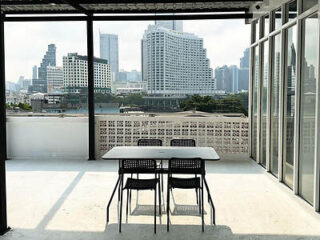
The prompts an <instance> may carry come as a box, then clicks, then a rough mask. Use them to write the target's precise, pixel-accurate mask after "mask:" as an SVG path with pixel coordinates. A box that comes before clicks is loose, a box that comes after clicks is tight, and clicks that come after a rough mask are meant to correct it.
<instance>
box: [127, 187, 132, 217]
mask: <svg viewBox="0 0 320 240" xmlns="http://www.w3.org/2000/svg"><path fill="white" fill-rule="evenodd" d="M130 191H131V189H130ZM128 209H129V189H127V206H126V222H128Z"/></svg>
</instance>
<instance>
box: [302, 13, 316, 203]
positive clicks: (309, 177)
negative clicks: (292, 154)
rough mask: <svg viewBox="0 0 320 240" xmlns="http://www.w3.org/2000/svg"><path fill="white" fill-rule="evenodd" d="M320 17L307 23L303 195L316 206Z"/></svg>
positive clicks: (313, 17) (304, 36)
mask: <svg viewBox="0 0 320 240" xmlns="http://www.w3.org/2000/svg"><path fill="white" fill-rule="evenodd" d="M318 21H319V20H318V14H314V15H312V16H310V17H308V18H306V19H305V20H303V25H302V26H303V34H302V38H303V39H302V46H303V47H302V51H303V52H302V65H301V106H300V107H301V108H300V157H299V194H300V195H301V196H302V197H303V198H304V199H306V200H307V201H308V202H310V203H313V193H314V152H315V120H316V87H317V81H318V69H319V65H318V64H319V61H318V53H319V50H318V49H319V35H318V34H319V26H318Z"/></svg>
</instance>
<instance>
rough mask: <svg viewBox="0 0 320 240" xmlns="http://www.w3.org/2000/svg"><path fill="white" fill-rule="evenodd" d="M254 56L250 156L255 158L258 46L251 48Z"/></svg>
mask: <svg viewBox="0 0 320 240" xmlns="http://www.w3.org/2000/svg"><path fill="white" fill-rule="evenodd" d="M252 51H253V56H254V65H253V71H252V72H253V86H252V89H253V98H252V104H253V109H252V110H253V111H252V151H251V152H252V158H253V159H254V160H257V140H258V139H257V138H258V128H257V126H258V125H257V124H258V89H259V81H258V80H259V47H258V46H257V47H254V48H252Z"/></svg>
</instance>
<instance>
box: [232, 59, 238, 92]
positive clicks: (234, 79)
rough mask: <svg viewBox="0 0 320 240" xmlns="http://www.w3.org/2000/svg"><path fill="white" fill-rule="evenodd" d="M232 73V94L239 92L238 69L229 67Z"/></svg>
mask: <svg viewBox="0 0 320 240" xmlns="http://www.w3.org/2000/svg"><path fill="white" fill-rule="evenodd" d="M230 68H231V72H232V92H233V93H238V92H239V69H238V67H237V66H235V65H233V66H230Z"/></svg>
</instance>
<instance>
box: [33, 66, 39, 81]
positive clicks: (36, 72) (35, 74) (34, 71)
mask: <svg viewBox="0 0 320 240" xmlns="http://www.w3.org/2000/svg"><path fill="white" fill-rule="evenodd" d="M37 78H38V69H37V66H36V65H34V66H33V67H32V79H37Z"/></svg>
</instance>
